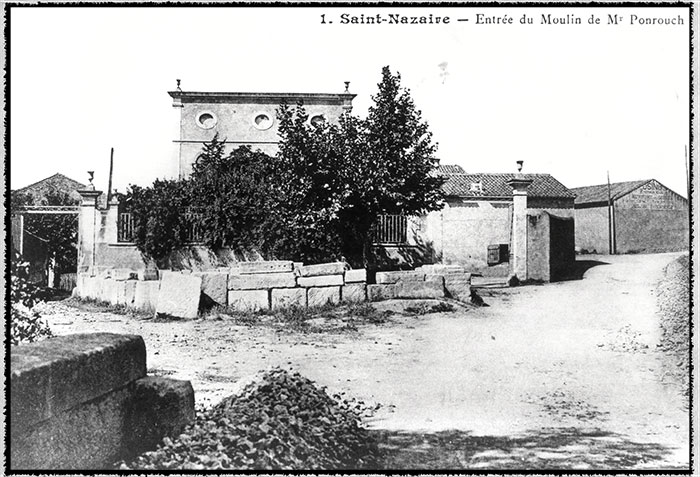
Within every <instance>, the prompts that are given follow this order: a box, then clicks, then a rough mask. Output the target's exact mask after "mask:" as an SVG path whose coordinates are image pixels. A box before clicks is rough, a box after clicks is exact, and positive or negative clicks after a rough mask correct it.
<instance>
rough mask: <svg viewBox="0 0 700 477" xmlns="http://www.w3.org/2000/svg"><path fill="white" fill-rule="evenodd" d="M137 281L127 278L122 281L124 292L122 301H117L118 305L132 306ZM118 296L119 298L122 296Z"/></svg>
mask: <svg viewBox="0 0 700 477" xmlns="http://www.w3.org/2000/svg"><path fill="white" fill-rule="evenodd" d="M137 283H138V282H137V281H135V280H129V281H128V282H124V294H123V295H122V297H123V301H121V300H120V301H119V302H118V304H119V305H126V306H129V307H130V306H132V305H133V304H134V295H135V294H136V284H137ZM122 297H120V298H122Z"/></svg>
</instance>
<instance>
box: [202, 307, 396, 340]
mask: <svg viewBox="0 0 700 477" xmlns="http://www.w3.org/2000/svg"><path fill="white" fill-rule="evenodd" d="M391 314H392V312H391V311H383V312H380V311H378V310H377V309H376V308H375V307H374V306H373V305H371V304H370V303H343V304H333V303H331V302H328V303H326V304H324V305H321V306H317V307H310V308H307V307H303V306H299V305H292V306H289V307H285V308H281V309H277V310H261V311H238V310H235V309H233V308H230V307H222V306H217V307H214V308H212V309H211V310H209V311H208V312H206V313H205V314H202V315H200V316H201V318H203V319H210V320H227V321H231V322H233V323H234V324H236V325H240V326H264V327H271V328H275V329H278V330H279V331H282V332H298V333H343V332H353V331H357V327H358V326H359V325H363V324H370V325H381V324H384V323H386V322H387V321H388V319H389V316H390V315H391Z"/></svg>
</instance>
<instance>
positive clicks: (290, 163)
mask: <svg viewBox="0 0 700 477" xmlns="http://www.w3.org/2000/svg"><path fill="white" fill-rule="evenodd" d="M378 88H379V91H378V93H377V94H376V95H375V96H373V97H372V100H373V102H374V104H373V105H372V106H371V107H370V109H369V114H368V116H367V118H366V119H359V118H356V117H353V116H350V115H348V114H346V115H344V116H343V117H342V118H341V119H340V122H339V125H338V126H331V125H321V126H320V127H315V126H311V125H309V124H308V122H307V118H308V116H307V115H306V112H305V110H304V108H303V107H301V106H298V107H297V108H296V110H295V111H292V110H290V109H289V108H287V107H285V106H283V107H281V108H280V111H279V114H278V118H279V122H280V126H279V131H280V138H281V141H280V152H279V154H278V159H279V162H280V166H281V168H282V169H283V171H285V172H284V173H285V174H287V175H288V176H287V177H286V180H285V184H287V185H288V186H289V185H294V187H295V189H293V190H291V189H290V190H289V191H286V193H285V194H284V196H285V200H287V203H288V204H294V207H295V208H296V209H297V210H299V214H305V215H306V217H307V218H308V220H307V222H304V221H299V222H300V223H299V224H298V225H299V227H297V229H298V231H297V235H298V236H299V235H301V233H302V232H303V231H304V227H305V228H306V230H308V229H309V227H311V229H312V230H314V231H316V234H315V236H316V238H324V237H325V238H326V240H328V241H330V244H331V245H332V246H327V247H326V250H321V249H319V250H318V251H319V252H325V256H326V259H328V258H330V257H331V256H333V255H339V254H343V255H344V256H345V257H346V258H347V259H349V260H350V262H351V263H352V264H354V265H364V266H366V265H367V263H368V261H369V259H370V245H371V233H372V228H373V226H374V224H376V222H377V220H378V218H379V216H380V215H381V214H407V215H411V214H422V213H425V212H427V211H430V210H436V209H438V208H439V207H440V206H441V205H442V204H441V200H442V192H441V190H440V187H441V185H442V183H443V179H441V178H440V177H436V176H434V175H433V174H432V172H433V171H434V170H435V167H436V166H437V163H438V161H437V159H435V158H434V153H435V151H436V149H437V146H436V145H435V144H433V142H432V135H431V133H430V130H429V128H428V125H427V123H425V122H424V121H422V119H421V113H420V111H418V110H417V109H416V107H415V105H414V103H413V99H412V98H411V95H410V92H409V90H408V89H406V88H402V87H401V77H400V75H399V74H396V75H393V74H392V73H391V71H390V70H389V67H385V68H384V69H383V70H382V81H381V82H380V83H379V84H378ZM289 187H290V188H291V186H289Z"/></svg>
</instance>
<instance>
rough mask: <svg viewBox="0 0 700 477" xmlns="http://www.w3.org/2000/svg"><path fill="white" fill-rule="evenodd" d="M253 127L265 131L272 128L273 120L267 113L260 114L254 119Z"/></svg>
mask: <svg viewBox="0 0 700 477" xmlns="http://www.w3.org/2000/svg"><path fill="white" fill-rule="evenodd" d="M253 126H255V127H256V128H258V129H260V130H261V131H264V130H265V129H270V128H271V127H272V118H271V117H270V115H269V114H267V113H258V114H256V115H255V117H254V118H253Z"/></svg>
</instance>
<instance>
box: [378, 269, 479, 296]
mask: <svg viewBox="0 0 700 477" xmlns="http://www.w3.org/2000/svg"><path fill="white" fill-rule="evenodd" d="M470 294H471V273H468V272H467V271H466V270H465V269H464V267H460V266H458V265H440V264H437V265H422V266H420V267H418V268H416V269H414V270H399V271H392V272H377V275H376V284H373V285H367V297H368V299H369V300H370V301H381V300H390V299H392V298H444V297H449V298H455V299H457V300H461V301H467V300H468V299H469V296H470Z"/></svg>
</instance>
